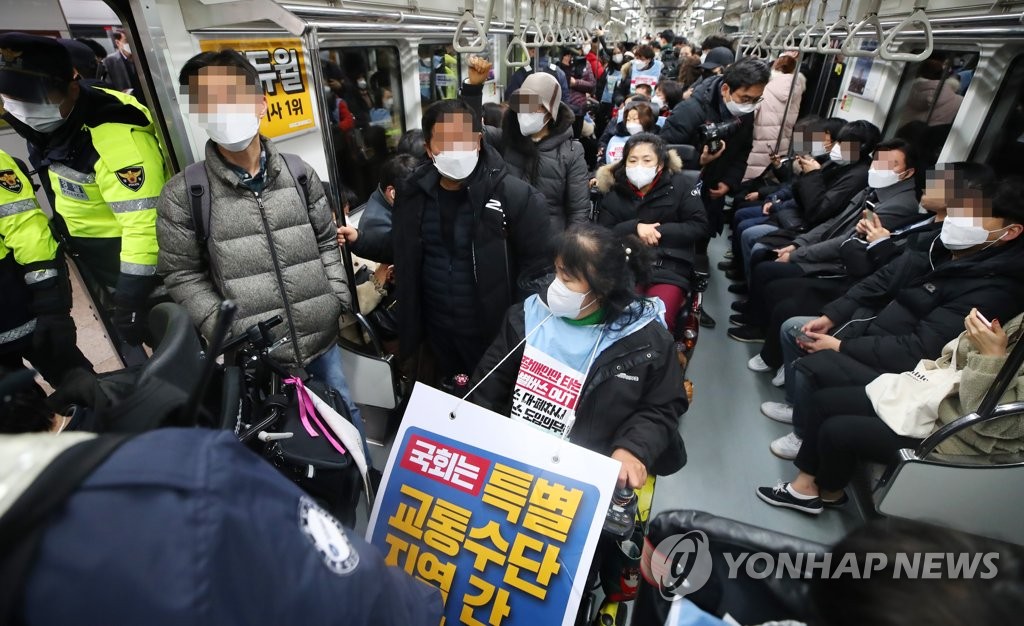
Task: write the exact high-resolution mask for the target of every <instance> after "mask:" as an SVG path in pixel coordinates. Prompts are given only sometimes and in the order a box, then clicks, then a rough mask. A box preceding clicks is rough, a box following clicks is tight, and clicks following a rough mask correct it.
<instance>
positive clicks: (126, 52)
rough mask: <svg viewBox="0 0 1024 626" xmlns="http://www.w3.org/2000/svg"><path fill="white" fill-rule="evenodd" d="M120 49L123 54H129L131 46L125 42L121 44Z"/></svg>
mask: <svg viewBox="0 0 1024 626" xmlns="http://www.w3.org/2000/svg"><path fill="white" fill-rule="evenodd" d="M121 50H124V53H125V54H131V53H132V47H131V46H130V45H128V44H127V43H125V44H124V45H122V46H121Z"/></svg>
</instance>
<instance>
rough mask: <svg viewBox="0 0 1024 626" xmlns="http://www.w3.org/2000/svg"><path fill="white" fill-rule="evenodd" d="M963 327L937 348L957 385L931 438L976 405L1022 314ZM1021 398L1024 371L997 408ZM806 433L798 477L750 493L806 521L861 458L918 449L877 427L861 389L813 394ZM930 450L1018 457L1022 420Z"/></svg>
mask: <svg viewBox="0 0 1024 626" xmlns="http://www.w3.org/2000/svg"><path fill="white" fill-rule="evenodd" d="M963 328H964V331H963V333H961V335H960V337H959V338H958V339H957V340H954V341H951V342H949V343H948V344H947V345H946V346H945V347H944V348H943V350H942V355H941V356H940V357H939V359H938V361H937V366H938V367H939V368H955V369H958V370H960V371H961V376H960V384H959V385H958V386H957V387H956V388H955V390H954V391H953V392H952V393H950V394H949V395H948V396H946V398H945V399H944V400H942V402H941V403H940V404H939V405H938V410H937V412H936V414H935V425H934V427H933V429H932V432H935V431H937V430H939V429H940V428H942V427H943V426H946V425H947V424H950V423H952V422H954V421H956V420H957V419H958V418H960V417H961V416H963V415H967V414H969V413H971V412H973V411H976V410H977V409H978V407H979V406H981V402H982V399H983V398H984V397H985V394H986V393H987V392H988V390H989V388H990V387H991V386H992V384H993V382H994V381H995V377H996V374H998V372H999V370H1000V368H1002V366H1003V364H1004V363H1005V362H1006V358H1007V355H1009V353H1010V350H1012V349H1013V346H1014V345H1015V344H1016V343H1017V342H1018V341H1020V339H1021V337H1022V336H1024V315H1017V316H1016V317H1014V318H1013V319H1011V320H1010V321H1009V322H1008V323H1007V324H1006V326H1003V325H1002V324H1001V323H1000V322H999V320H998V319H995V318H994V319H992V321H989V320H988V319H986V318H985V316H984V315H983V314H982V313H981V312H980V311H979V310H978V309H977V308H971V310H970V312H969V313H968V314H967V315H966V316H965V317H964V318H963ZM808 334H816V333H808ZM954 353H955V357H954ZM1022 399H1024V368H1022V369H1021V370H1020V371H1019V372H1017V375H1016V379H1015V380H1014V382H1011V383H1010V386H1009V388H1008V389H1007V390H1006V392H1005V393H1004V394H1003V396H1002V397H1001V398H1000V399H999V403H1000V404H1003V403H1007V402H1019V401H1020V400H1022ZM804 433H805V437H804V443H803V445H802V446H801V447H800V451H799V453H798V454H797V455H796V457H795V459H794V461H793V462H794V464H795V465H796V467H797V470H798V472H797V475H796V477H794V478H793V480H792V481H790V482H788V483H782V484H780V485H777V486H774V487H759V488H758V489H757V491H756V494H757V497H758V498H760V499H761V500H763V501H764V502H766V503H767V504H770V505H772V506H776V507H783V508H789V509H793V510H796V511H800V512H803V513H809V514H811V515H818V514H820V513H821V512H822V511H823V510H824V509H825V508H827V507H836V506H841V505H842V504H844V503H846V502H847V501H848V498H847V496H846V495H845V493H844V492H843V490H844V488H845V487H846V485H847V484H849V482H850V479H851V477H852V476H853V472H854V470H855V468H856V466H857V464H858V462H860V461H861V460H862V459H863V460H868V461H875V462H879V463H891V462H893V461H894V460H896V454H897V452H898V451H899V450H900V449H901V448H915V447H916V446H917V445H918V444H919V443H920V442H921V439H917V438H913V437H904V436H901V435H898V434H897V433H896V432H894V431H893V430H892V429H891V428H890V427H889V426H888V425H887V424H886V423H885V422H884V421H882V419H881V418H879V417H878V415H877V414H876V413H875V410H874V407H873V405H872V403H871V399H870V398H869V397H868V394H867V391H866V390H865V387H864V385H853V386H843V387H832V388H827V389H822V390H820V391H817V392H815V393H814V395H813V396H812V402H811V403H810V411H809V412H808V414H807V419H806V422H805V424H804ZM935 451H936V452H938V453H940V454H953V455H971V456H976V455H992V454H1017V453H1020V452H1022V451H1024V415H1020V416H1016V417H1010V418H1005V419H1001V420H997V421H994V422H990V423H986V424H981V425H978V426H975V427H973V428H968V429H966V430H962V431H960V432H958V433H957V434H955V435H953V436H952V437H950V438H949V439H947V440H945V441H943V442H942V443H941V444H939V446H938V447H937V448H936V450H935Z"/></svg>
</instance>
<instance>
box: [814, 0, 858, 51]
mask: <svg viewBox="0 0 1024 626" xmlns="http://www.w3.org/2000/svg"><path fill="white" fill-rule="evenodd" d="M849 10H850V0H843V3H842V4H841V5H840V6H839V19H837V20H836V21H835V22H833V23H832V25H831V26H829V27H828V28H826V29H825V34H823V35H822V36H821V39H819V40H818V49H817V52H818V53H819V54H839V53H840V52H842V50H840V49H839V48H833V47H832V35H833V34H834V33H838V32H843V33H845V32H846V31H848V30H849V29H850V21H849V20H848V19H846V15H847V12H848V11H849Z"/></svg>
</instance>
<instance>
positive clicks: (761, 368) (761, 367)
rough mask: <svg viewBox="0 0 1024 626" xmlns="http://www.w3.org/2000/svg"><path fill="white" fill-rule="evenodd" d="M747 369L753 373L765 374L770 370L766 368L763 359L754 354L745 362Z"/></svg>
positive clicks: (766, 365)
mask: <svg viewBox="0 0 1024 626" xmlns="http://www.w3.org/2000/svg"><path fill="white" fill-rule="evenodd" d="M747 367H749V368H750V369H752V370H754V371H755V372H767V371H769V370H771V369H772V368H770V367H768V364H767V363H765V362H764V359H762V358H761V355H760V354H755V355H754V356H752V357H750V360H749V361H747Z"/></svg>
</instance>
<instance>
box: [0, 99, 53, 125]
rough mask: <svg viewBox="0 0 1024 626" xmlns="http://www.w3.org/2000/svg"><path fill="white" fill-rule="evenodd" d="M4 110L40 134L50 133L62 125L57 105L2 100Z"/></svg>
mask: <svg viewBox="0 0 1024 626" xmlns="http://www.w3.org/2000/svg"><path fill="white" fill-rule="evenodd" d="M4 109H5V110H6V111H7V112H8V113H10V114H11V115H13V116H14V117H15V119H17V120H19V121H20V122H22V123H23V124H25V125H26V126H28V127H29V128H32V129H33V130H36V131H39V132H41V133H51V132H53V131H55V130H57V129H58V128H59V127H60V125H61V124H63V123H64V118H63V117H61V114H60V105H59V104H51V103H49V102H43V103H37V102H21V101H20V100H10V99H7V98H4Z"/></svg>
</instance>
